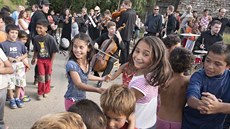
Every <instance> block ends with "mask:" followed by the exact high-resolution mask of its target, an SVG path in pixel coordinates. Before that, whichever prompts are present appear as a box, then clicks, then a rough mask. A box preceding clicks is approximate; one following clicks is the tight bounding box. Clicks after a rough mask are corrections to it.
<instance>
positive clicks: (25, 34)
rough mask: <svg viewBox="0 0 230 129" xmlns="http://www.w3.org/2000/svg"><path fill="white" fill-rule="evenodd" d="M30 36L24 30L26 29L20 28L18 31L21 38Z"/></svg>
mask: <svg viewBox="0 0 230 129" xmlns="http://www.w3.org/2000/svg"><path fill="white" fill-rule="evenodd" d="M25 37H26V38H29V36H28V34H27V33H26V32H25V31H24V30H19V32H18V38H19V39H21V38H25Z"/></svg>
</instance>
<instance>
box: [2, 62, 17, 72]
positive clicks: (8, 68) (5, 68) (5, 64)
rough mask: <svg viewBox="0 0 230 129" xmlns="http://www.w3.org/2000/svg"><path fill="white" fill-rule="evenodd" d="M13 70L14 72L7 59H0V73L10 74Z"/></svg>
mask: <svg viewBox="0 0 230 129" xmlns="http://www.w3.org/2000/svg"><path fill="white" fill-rule="evenodd" d="M13 72H14V69H13V67H12V65H11V63H10V61H9V60H6V61H2V60H0V73H1V74H10V73H13Z"/></svg>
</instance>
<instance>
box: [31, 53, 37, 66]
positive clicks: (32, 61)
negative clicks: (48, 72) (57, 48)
mask: <svg viewBox="0 0 230 129" xmlns="http://www.w3.org/2000/svg"><path fill="white" fill-rule="evenodd" d="M37 55H38V52H36V51H34V55H33V58H32V60H31V64H32V65H34V64H36V63H37Z"/></svg>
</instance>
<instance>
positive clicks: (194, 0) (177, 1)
mask: <svg viewBox="0 0 230 129" xmlns="http://www.w3.org/2000/svg"><path fill="white" fill-rule="evenodd" d="M156 4H157V5H159V6H160V13H162V14H164V13H165V12H166V9H167V6H168V5H174V6H175V10H178V11H180V12H181V13H183V12H184V11H185V9H186V8H185V7H186V5H189V4H191V5H192V7H193V10H196V11H197V12H198V14H200V15H201V14H202V12H203V10H204V9H209V10H210V15H211V16H212V17H216V16H217V13H218V10H219V9H220V8H226V9H227V13H226V17H227V18H230V0H157V2H156ZM226 29H227V30H226V32H230V28H226Z"/></svg>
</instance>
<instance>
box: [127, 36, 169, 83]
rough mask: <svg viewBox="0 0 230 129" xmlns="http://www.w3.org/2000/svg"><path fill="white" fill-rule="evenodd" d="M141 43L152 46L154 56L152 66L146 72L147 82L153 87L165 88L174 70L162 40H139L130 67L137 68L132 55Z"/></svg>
mask: <svg viewBox="0 0 230 129" xmlns="http://www.w3.org/2000/svg"><path fill="white" fill-rule="evenodd" d="M141 41H142V42H145V43H146V44H148V45H149V46H150V48H151V54H152V61H151V64H150V65H149V66H148V67H147V68H146V69H145V70H144V73H145V78H146V80H147V82H148V83H149V84H150V85H152V86H153V85H154V86H164V85H165V83H166V82H167V81H168V80H169V79H170V78H171V77H172V69H171V66H170V63H169V60H168V52H167V49H166V47H165V45H164V43H163V42H162V40H161V39H160V38H158V37H156V36H145V37H142V38H141V39H139V40H138V41H137V43H136V44H135V46H134V48H133V50H132V53H131V54H130V60H129V63H130V66H131V67H135V66H134V62H133V59H132V55H133V53H134V51H135V49H136V47H137V45H138V44H139V43H140V42H141Z"/></svg>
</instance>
